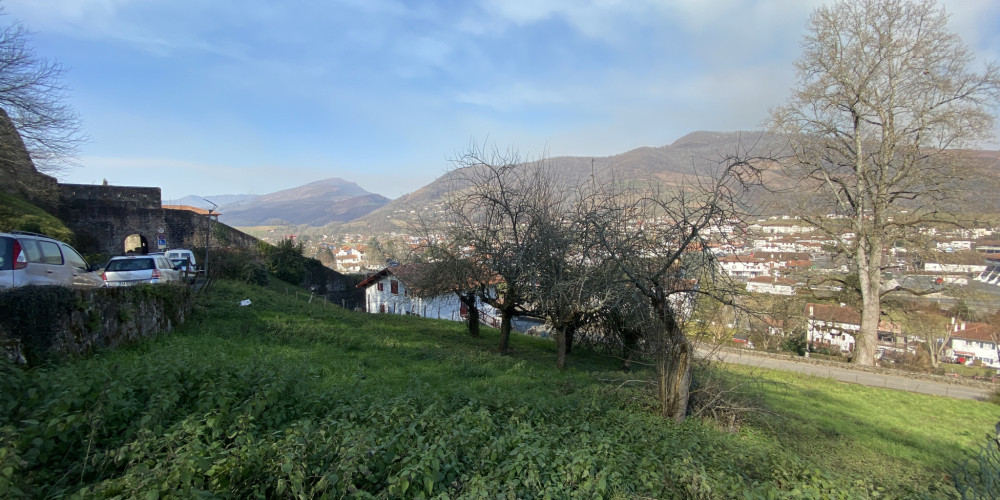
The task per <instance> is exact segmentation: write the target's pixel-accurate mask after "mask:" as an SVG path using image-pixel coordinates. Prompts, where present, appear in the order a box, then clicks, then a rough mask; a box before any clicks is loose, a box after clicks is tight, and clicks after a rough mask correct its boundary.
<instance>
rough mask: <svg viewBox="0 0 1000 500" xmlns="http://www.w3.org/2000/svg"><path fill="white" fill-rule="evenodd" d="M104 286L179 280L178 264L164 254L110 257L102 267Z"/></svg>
mask: <svg viewBox="0 0 1000 500" xmlns="http://www.w3.org/2000/svg"><path fill="white" fill-rule="evenodd" d="M102 277H103V278H104V286H109V287H110V286H132V285H137V284H139V283H169V282H172V281H176V282H180V281H181V271H180V266H175V265H174V263H173V262H170V260H169V259H167V258H166V257H165V256H164V255H162V254H160V255H125V256H122V257H112V258H111V260H109V261H108V265H107V266H105V267H104V274H103V275H102Z"/></svg>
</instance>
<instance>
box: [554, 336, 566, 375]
mask: <svg viewBox="0 0 1000 500" xmlns="http://www.w3.org/2000/svg"><path fill="white" fill-rule="evenodd" d="M568 336H569V334H568V332H567V331H566V330H565V329H563V328H557V329H556V331H555V337H556V368H558V369H559V370H560V371H562V370H565V369H566V354H568V353H569V351H568V348H569V343H568V342H567V337H568Z"/></svg>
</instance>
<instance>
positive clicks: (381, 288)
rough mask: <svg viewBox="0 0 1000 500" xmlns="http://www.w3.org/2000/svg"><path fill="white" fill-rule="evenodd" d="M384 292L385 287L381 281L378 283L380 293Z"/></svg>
mask: <svg viewBox="0 0 1000 500" xmlns="http://www.w3.org/2000/svg"><path fill="white" fill-rule="evenodd" d="M382 290H383V287H382V282H381V281H380V282H379V283H378V291H380V292H381V291H382Z"/></svg>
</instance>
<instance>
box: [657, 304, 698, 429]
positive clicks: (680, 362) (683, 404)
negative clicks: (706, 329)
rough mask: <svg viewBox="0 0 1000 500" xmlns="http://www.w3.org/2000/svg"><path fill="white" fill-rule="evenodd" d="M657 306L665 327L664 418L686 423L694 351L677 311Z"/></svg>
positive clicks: (660, 373)
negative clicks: (685, 334) (678, 319)
mask: <svg viewBox="0 0 1000 500" xmlns="http://www.w3.org/2000/svg"><path fill="white" fill-rule="evenodd" d="M654 305H655V306H656V310H657V312H658V313H659V316H660V321H662V324H663V327H664V328H663V330H662V331H660V332H657V333H658V335H659V338H658V339H657V341H656V342H657V344H658V346H657V354H656V357H657V373H656V375H657V380H658V382H659V384H658V386H659V391H660V411H661V414H662V415H663V416H664V417H666V418H669V419H672V420H674V421H675V422H682V421H684V417H685V416H687V407H688V397H689V394H690V391H691V361H692V356H693V355H694V352H693V350H694V348H693V347H692V345H691V343H690V342H688V339H687V338H685V337H684V332H682V331H681V329H680V325H678V324H677V320H676V318H674V311H673V308H672V307H670V306H669V304H668V303H667V302H666V301H660V302H659V303H656V302H654Z"/></svg>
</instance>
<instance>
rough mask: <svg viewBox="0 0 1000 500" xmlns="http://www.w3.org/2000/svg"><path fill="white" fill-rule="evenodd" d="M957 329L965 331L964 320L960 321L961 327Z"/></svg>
mask: <svg viewBox="0 0 1000 500" xmlns="http://www.w3.org/2000/svg"><path fill="white" fill-rule="evenodd" d="M959 330H962V331H963V332H964V331H965V322H964V321H963V322H962V328H959Z"/></svg>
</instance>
